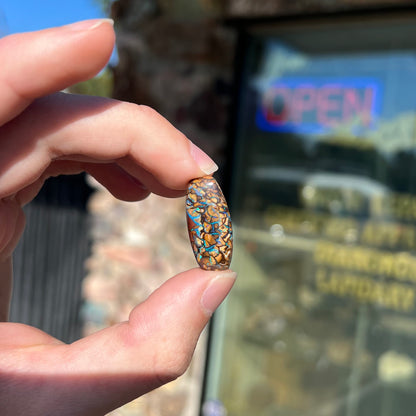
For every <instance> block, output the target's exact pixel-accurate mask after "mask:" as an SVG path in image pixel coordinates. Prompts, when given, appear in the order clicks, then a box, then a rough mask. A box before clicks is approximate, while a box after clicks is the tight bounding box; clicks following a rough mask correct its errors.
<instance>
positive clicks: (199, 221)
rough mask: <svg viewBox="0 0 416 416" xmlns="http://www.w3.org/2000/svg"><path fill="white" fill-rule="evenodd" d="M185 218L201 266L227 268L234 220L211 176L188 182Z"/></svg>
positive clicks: (230, 252)
mask: <svg viewBox="0 0 416 416" xmlns="http://www.w3.org/2000/svg"><path fill="white" fill-rule="evenodd" d="M186 216H187V221H188V233H189V239H190V241H191V246H192V250H193V252H194V255H195V258H196V261H197V262H198V264H199V267H201V268H202V269H204V270H225V269H228V268H229V267H230V263H231V256H232V251H233V230H232V226H231V217H230V212H229V211H228V206H227V202H226V201H225V198H224V195H223V193H222V191H221V188H220V187H219V185H218V183H217V181H216V180H215V179H214V178H213V177H212V176H205V177H203V178H197V179H194V180H193V181H191V182H190V183H189V186H188V194H187V198H186Z"/></svg>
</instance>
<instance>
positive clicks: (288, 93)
mask: <svg viewBox="0 0 416 416" xmlns="http://www.w3.org/2000/svg"><path fill="white" fill-rule="evenodd" d="M380 100H381V97H380V86H379V84H378V82H377V81H375V80H374V79H363V78H354V79H352V78H349V79H333V78H332V79H325V80H324V79H319V80H314V79H305V78H302V79H297V78H287V79H285V78H281V79H279V80H277V81H276V82H274V83H271V84H270V85H269V86H268V87H267V88H266V89H265V90H264V91H263V94H262V96H261V99H260V103H259V106H258V109H257V114H256V122H257V126H258V127H259V128H260V129H262V130H266V131H276V132H277V131H280V132H285V131H286V132H293V133H324V132H328V131H330V130H332V129H334V128H336V127H338V126H341V125H347V124H348V123H351V122H352V121H354V122H355V123H359V125H360V126H361V127H363V128H365V129H370V128H373V127H374V125H375V121H376V119H377V117H378V115H379V113H380Z"/></svg>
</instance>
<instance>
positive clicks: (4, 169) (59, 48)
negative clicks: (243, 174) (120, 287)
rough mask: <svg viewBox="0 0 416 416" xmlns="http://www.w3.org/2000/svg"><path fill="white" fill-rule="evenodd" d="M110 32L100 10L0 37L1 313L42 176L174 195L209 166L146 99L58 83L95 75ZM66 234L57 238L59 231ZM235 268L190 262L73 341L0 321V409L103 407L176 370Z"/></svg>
mask: <svg viewBox="0 0 416 416" xmlns="http://www.w3.org/2000/svg"><path fill="white" fill-rule="evenodd" d="M113 46H114V32H113V29H112V26H111V24H110V23H109V22H108V21H106V20H94V21H85V22H79V23H77V24H73V25H68V26H64V27H61V28H54V29H48V30H44V31H39V32H32V33H25V34H18V35H13V36H9V37H6V38H3V39H0V56H1V57H2V59H1V62H2V64H1V66H0V94H1V97H2V100H1V102H0V126H1V127H0V141H1V152H0V320H1V321H6V320H7V311H8V306H9V302H10V288H11V272H12V269H11V255H12V252H13V249H14V248H15V246H16V244H17V241H18V239H19V237H20V235H21V232H22V230H23V227H24V215H23V211H22V206H23V205H24V204H26V203H27V202H29V201H30V200H31V199H32V198H33V197H34V196H35V195H36V193H37V192H38V191H39V189H40V187H41V186H42V184H43V182H44V181H45V179H46V178H48V177H50V176H54V175H58V174H62V173H63V174H71V173H78V172H81V171H86V172H89V173H90V174H91V175H93V176H94V177H95V178H96V179H97V180H98V181H100V182H101V183H102V184H103V185H104V186H106V187H107V188H108V189H109V191H110V192H112V193H113V195H115V196H116V197H118V198H121V199H124V200H140V199H143V198H145V197H146V196H147V195H148V194H149V193H150V192H154V193H158V194H160V195H163V196H167V197H174V196H179V195H184V193H185V189H186V186H187V183H188V181H189V180H191V179H192V178H195V177H199V176H202V175H205V174H207V173H212V172H213V171H214V170H215V169H216V166H215V164H214V163H213V162H212V160H211V159H210V158H209V157H208V156H207V155H205V153H203V152H202V151H201V150H199V149H198V148H197V147H195V146H194V145H193V144H192V143H191V142H190V141H189V140H188V139H187V138H186V137H185V136H183V135H182V134H181V133H180V132H179V131H177V130H176V129H175V128H174V127H173V126H172V125H170V124H169V123H168V122H167V121H166V120H165V119H163V118H162V117H161V116H160V115H158V114H157V113H156V112H154V111H153V110H151V109H150V108H147V107H143V106H137V105H133V104H128V103H122V102H118V101H115V100H110V99H103V98H97V97H85V96H75V95H69V94H64V93H59V92H58V93H57V92H56V91H60V90H62V89H64V88H66V87H68V86H70V85H72V84H74V83H76V82H79V81H83V80H86V79H88V78H90V77H92V76H93V75H95V74H96V73H97V72H98V71H99V70H100V69H101V68H102V67H103V66H104V65H105V63H106V62H107V60H108V59H109V57H110V54H111V52H112V49H113ZM62 238H65V236H62ZM234 280H235V274H234V273H232V272H230V271H225V272H206V271H203V270H200V269H193V270H189V271H186V272H184V273H181V274H179V275H177V276H175V277H173V278H172V279H170V280H168V281H167V282H166V283H165V284H164V285H162V286H161V287H160V288H159V289H158V290H156V291H155V292H154V293H153V294H152V295H151V296H150V297H149V298H148V299H147V300H146V301H145V302H143V303H142V304H140V305H138V306H137V307H136V308H135V309H134V310H133V311H132V312H131V314H130V318H129V321H128V322H122V323H120V324H118V325H115V326H113V327H110V328H107V329H104V330H102V331H100V332H98V333H96V334H93V335H91V336H88V337H86V338H83V339H81V340H79V341H76V342H74V343H73V344H71V345H67V344H64V343H62V342H60V341H59V340H57V339H55V338H53V337H51V336H49V335H48V334H46V333H44V332H42V331H40V330H38V329H36V328H33V327H29V326H26V325H22V324H15V323H6V322H2V323H0V403H1V406H0V408H1V414H2V416H8V415H13V416H19V415H31V416H36V415H42V416H44V415H50V414H51V415H52V414H54V415H60V416H65V415H71V416H72V415H78V416H82V415H88V416H92V415H103V414H105V413H107V412H109V411H110V410H112V409H114V408H117V407H119V406H121V405H122V404H124V403H126V402H128V401H130V400H132V399H134V398H135V397H138V396H139V395H142V394H144V393H146V392H148V391H150V390H152V389H154V388H155V387H158V386H160V385H162V384H163V383H166V382H168V381H170V380H172V379H174V378H176V377H178V376H179V375H180V374H182V373H183V371H184V370H185V369H186V368H187V366H188V363H189V361H190V359H191V356H192V353H193V349H194V347H195V344H196V342H197V339H198V337H199V334H200V332H201V331H202V329H203V328H204V326H205V325H206V323H207V322H208V320H209V317H210V316H211V314H212V313H213V311H214V310H215V309H216V307H217V306H218V305H219V304H220V303H221V301H222V300H223V299H224V297H225V296H226V295H227V293H228V292H229V290H230V289H231V287H232V285H233V283H234Z"/></svg>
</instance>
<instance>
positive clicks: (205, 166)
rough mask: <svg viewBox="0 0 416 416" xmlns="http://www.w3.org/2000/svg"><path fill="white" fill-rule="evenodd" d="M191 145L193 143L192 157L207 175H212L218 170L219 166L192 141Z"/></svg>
mask: <svg viewBox="0 0 416 416" xmlns="http://www.w3.org/2000/svg"><path fill="white" fill-rule="evenodd" d="M189 143H191V156H192V157H193V159H194V160H195V162H196V163H197V165H198V166H199V169H201V170H202V172H204V173H205V175H211V174H212V173H214V172H215V171H217V170H218V166H217V164H216V163H215V162H214V161H213V160H212V159H211V158H210V157H209V156H208V155H207V154H206V153H205V152H203V151H202V150H201V149H200V148H199V147H198V146H196V145H194V144H193V143H192V142H191V141H190V142H189Z"/></svg>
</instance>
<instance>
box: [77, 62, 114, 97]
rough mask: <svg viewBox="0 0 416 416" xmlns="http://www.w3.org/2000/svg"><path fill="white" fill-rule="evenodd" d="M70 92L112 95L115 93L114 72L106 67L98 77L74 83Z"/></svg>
mask: <svg viewBox="0 0 416 416" xmlns="http://www.w3.org/2000/svg"><path fill="white" fill-rule="evenodd" d="M69 92H71V93H73V94H83V95H96V96H100V97H111V95H112V93H113V73H112V71H111V69H109V68H106V69H104V70H103V71H102V72H100V74H99V75H97V76H96V77H94V78H92V79H89V80H88V81H84V82H80V83H79V84H75V85H73V86H72V87H70V88H69Z"/></svg>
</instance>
